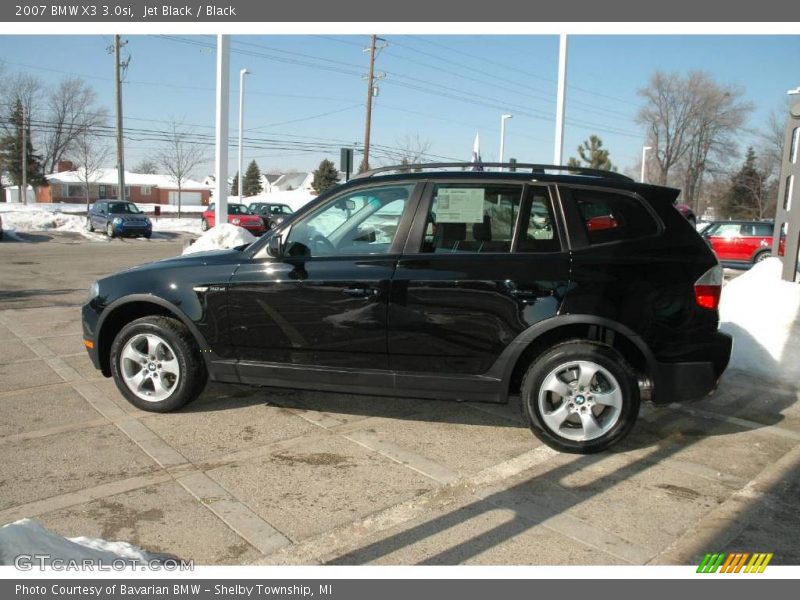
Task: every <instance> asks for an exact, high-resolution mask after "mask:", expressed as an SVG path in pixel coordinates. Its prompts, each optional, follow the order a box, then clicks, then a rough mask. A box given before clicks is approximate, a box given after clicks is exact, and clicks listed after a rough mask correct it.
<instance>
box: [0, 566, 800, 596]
mask: <svg viewBox="0 0 800 600" xmlns="http://www.w3.org/2000/svg"><path fill="white" fill-rule="evenodd" d="M575 568H576V569H580V567H575ZM796 586H797V582H796V581H792V580H781V579H765V578H757V576H756V577H753V578H748V579H742V578H738V577H737V578H727V577H726V578H720V577H713V576H711V577H709V576H702V575H698V578H697V579H672V580H653V579H631V580H614V579H600V580H591V579H577V580H576V579H571V580H555V579H329V580H324V579H309V580H302V579H281V580H261V579H257V578H254V579H241V580H227V581H226V580H220V579H213V580H192V579H185V580H182V581H181V580H177V581H176V580H169V579H154V580H135V579H131V580H126V581H122V580H118V579H87V580H78V579H64V580H61V581H58V580H55V579H38V580H26V581H19V580H17V581H14V580H0V598H3V600H9V599H12V598H13V599H14V600H23V599H24V600H86V599H102V600H111V599H120V600H125V599H128V600H132V599H137V600H139V599H149V598H161V599H164V600H184V599H191V600H216V599H220V598H225V599H226V600H267V599H281V600H290V599H295V598H318V599H323V600H361V599H362V598H363V599H365V600H367V599H369V600H373V599H375V598H380V600H409V599H412V600H422V599H425V598H436V599H437V600H440V599H442V598H457V599H458V600H471V599H473V598H474V599H479V598H480V599H491V600H496V599H500V598H503V599H505V598H531V599H533V598H548V597H550V598H552V597H558V598H563V599H565V600H566V599H571V598H598V597H599V598H603V597H607V596H606V595H607V594H615V596H616V597H622V598H647V600H661V599H662V598H663V599H664V600H667V599H669V600H674V599H675V598H676V597H680V598H681V600H687V598H692V597H700V596H701V595H702V596H703V597H704V598H707V597H708V594H709V593H713V594H714V595H715V596H717V597H718V596H719V595H723V594H724V598H725V600H736V599H738V598H749V599H752V598H754V597H756V596H755V595H756V594H758V595H760V596H761V597H770V598H773V597H790V596H789V594H791V593H792V592H796ZM765 594H766V596H765ZM792 595H793V594H792Z"/></svg>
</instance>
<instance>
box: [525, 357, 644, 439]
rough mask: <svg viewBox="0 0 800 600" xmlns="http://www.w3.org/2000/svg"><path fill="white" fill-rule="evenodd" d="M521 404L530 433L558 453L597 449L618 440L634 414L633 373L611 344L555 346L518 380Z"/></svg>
mask: <svg viewBox="0 0 800 600" xmlns="http://www.w3.org/2000/svg"><path fill="white" fill-rule="evenodd" d="M520 396H521V407H522V412H523V416H524V417H525V420H526V421H527V423H528V425H529V426H530V428H531V430H532V431H533V433H534V435H536V437H538V438H539V439H541V440H542V441H543V442H544V443H545V444H547V445H548V446H550V447H552V448H555V449H556V450H560V451H563V452H575V453H580V454H590V453H594V452H601V451H603V450H606V449H607V448H609V447H611V446H613V445H614V444H616V443H618V442H619V441H620V440H622V439H623V438H624V437H625V436H626V435H627V434H628V433H629V432H630V430H631V428H632V427H633V425H634V423H635V422H636V418H637V417H638V415H639V388H638V385H637V381H636V376H635V373H634V372H633V370H632V369H631V367H630V366H629V365H628V363H627V362H626V361H625V359H624V358H623V357H622V356H621V355H620V354H619V353H618V352H617V351H616V350H614V349H613V348H610V347H608V346H604V345H601V344H596V343H592V342H588V341H574V342H566V343H563V344H560V345H558V346H556V347H554V348H553V349H551V350H549V351H548V352H545V353H544V354H542V355H541V356H539V357H538V358H537V359H536V360H535V361H534V362H533V364H531V366H530V367H529V368H528V372H527V373H526V374H525V377H524V378H523V380H522V389H521V394H520Z"/></svg>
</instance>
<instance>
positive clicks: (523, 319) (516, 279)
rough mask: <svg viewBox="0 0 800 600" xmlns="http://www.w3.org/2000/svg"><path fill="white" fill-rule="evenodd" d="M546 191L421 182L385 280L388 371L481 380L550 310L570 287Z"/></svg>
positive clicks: (514, 183) (504, 185)
mask: <svg viewBox="0 0 800 600" xmlns="http://www.w3.org/2000/svg"><path fill="white" fill-rule="evenodd" d="M554 215H555V211H554V210H553V202H552V199H551V191H550V188H548V187H547V186H539V185H528V184H525V183H521V182H519V181H513V180H511V181H508V182H502V181H500V182H491V183H488V182H483V183H475V182H474V179H470V180H462V181H458V180H453V181H448V182H429V183H428V184H427V186H426V192H425V194H424V196H423V200H422V201H421V203H420V207H419V209H418V210H417V213H416V215H415V218H414V223H413V225H412V229H411V232H410V235H409V238H408V241H407V243H406V247H405V250H404V252H403V256H402V258H401V259H400V261H399V262H398V265H397V270H396V271H395V274H394V278H393V279H392V292H391V296H390V300H389V313H388V326H389V339H388V347H389V363H390V367H391V368H392V369H393V370H397V371H404V372H410V373H435V374H437V375H464V376H468V375H480V374H484V373H486V372H488V371H489V370H490V369H491V367H492V365H494V364H495V361H496V360H497V358H498V357H499V356H500V354H501V352H502V351H503V350H504V349H505V348H506V347H507V346H508V345H509V344H510V343H511V341H512V340H513V339H514V338H515V337H516V336H517V335H518V334H519V333H521V332H522V331H524V330H525V329H526V328H528V327H529V326H530V325H531V324H533V323H535V322H537V321H539V320H541V319H544V318H547V317H548V316H553V315H554V314H556V312H557V310H558V305H559V303H560V299H561V296H562V294H563V293H564V292H565V289H566V286H567V283H568V278H569V256H568V253H567V251H566V250H563V249H562V242H561V239H560V237H559V231H560V227H559V225H558V223H557V222H556V220H555V217H554Z"/></svg>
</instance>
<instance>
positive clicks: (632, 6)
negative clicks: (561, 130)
mask: <svg viewBox="0 0 800 600" xmlns="http://www.w3.org/2000/svg"><path fill="white" fill-rule="evenodd" d="M796 19H797V9H796V6H795V4H794V3H792V2H787V1H786V0H759V2H750V1H745V0H727V1H726V2H719V0H670V2H642V0H607V1H606V2H597V0H571V1H570V2H552V1H549V0H544V1H543V0H539V1H535V0H534V1H532V2H520V0H491V1H490V2H487V1H486V0H402V1H394V2H392V1H389V2H386V1H381V0H314V1H311V0H299V1H294V2H285V1H284V0H218V1H217V0H211V1H209V0H206V1H198V0H188V1H177V0H161V1H158V0H116V1H113V0H111V1H109V0H106V1H105V2H102V1H87V0H63V1H57V2H52V1H51V2H42V1H41V0H40V1H38V2H37V1H36V0H16V1H14V0H12V1H11V2H5V1H4V2H2V3H0V22H11V23H13V22H18V23H23V22H25V23H35V22H74V23H78V22H85V23H91V22H119V23H142V22H153V23H154V22H170V23H210V22H218V23H237V22H247V23H252V22H300V23H304V22H309V23H310V22H322V23H325V22H334V23H336V22H381V21H382V22H437V23H447V22H515V23H518V22H589V23H592V22H606V23H607V22H662V21H672V22H782V23H785V22H787V21H794V20H796ZM632 33H633V32H632ZM798 33H800V29H798Z"/></svg>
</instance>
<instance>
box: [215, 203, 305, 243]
mask: <svg viewBox="0 0 800 600" xmlns="http://www.w3.org/2000/svg"><path fill="white" fill-rule="evenodd" d="M215 209H216V203H214V202H212V203H211V204H209V205H208V208H207V209H206V210H205V212H203V214H202V215H201V216H200V229H202V230H203V231H208V230H209V229H211V228H212V227H214V225H215V223H216V212H215ZM291 214H292V209H291V208H289V207H288V206H286V205H285V204H274V203H270V202H253V203H251V204H250V205H249V206H245V205H244V204H235V203H230V204H228V223H230V224H232V225H237V226H239V227H243V228H245V229H247V231H249V232H250V233H252V234H253V235H262V234H264V233H265V232H266V231H268V230H270V229H274V228H275V227H277V226H278V225H280V224H281V223H283V221H284V220H285V219H286V217H288V216H289V215H291Z"/></svg>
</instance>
